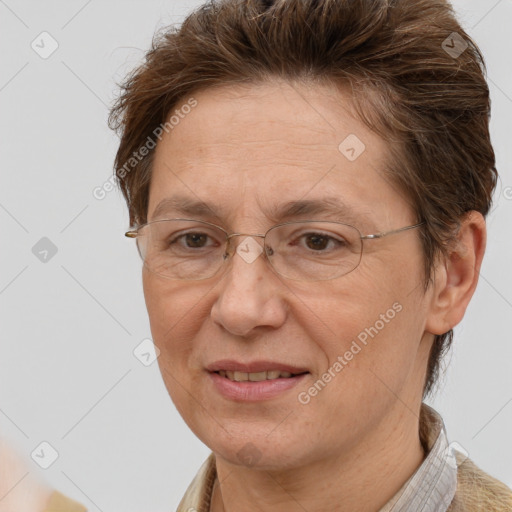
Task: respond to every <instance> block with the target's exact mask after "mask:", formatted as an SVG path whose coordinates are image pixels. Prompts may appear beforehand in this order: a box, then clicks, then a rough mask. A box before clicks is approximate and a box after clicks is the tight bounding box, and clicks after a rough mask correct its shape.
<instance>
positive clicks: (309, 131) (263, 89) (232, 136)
mask: <svg viewBox="0 0 512 512" xmlns="http://www.w3.org/2000/svg"><path fill="white" fill-rule="evenodd" d="M193 97H194V99H195V100H196V102H197V105H196V106H195V108H194V109H192V110H190V111H189V113H187V114H186V115H183V114H182V116H180V121H179V123H177V124H175V125H174V127H173V129H172V130H171V131H169V133H166V134H164V136H163V138H162V140H161V141H160V142H159V143H158V145H157V148H156V154H155V158H154V161H153V171H152V173H153V174H152V181H151V187H150V197H149V218H150V219H151V217H152V215H153V212H154V210H155V208H156V207H157V205H159V204H160V203H161V202H162V201H164V200H165V199H168V198H169V196H171V195H176V194H177V195H179V196H180V197H185V196H188V197H189V198H190V200H194V199H196V200H202V201H205V202H206V201H207V202H210V203H212V202H213V203H217V204H218V205H219V210H222V211H223V212H224V213H226V214H228V215H229V213H230V212H231V213H233V215H235V213H236V215H242V216H243V215H253V214H256V212H257V211H258V212H259V213H261V212H262V211H263V212H264V213H268V215H269V216H270V214H271V211H275V210H276V209H277V206H278V205H279V204H280V203H284V202H290V201H294V200H298V199H312V200H313V199H321V198H322V197H325V196H330V197H333V196H337V197H339V199H340V201H341V202H343V203H344V204H345V205H346V206H347V207H349V208H350V207H351V206H352V207H353V208H354V209H356V210H357V209H359V210H365V208H366V209H368V207H369V206H372V208H373V204H374V203H375V202H377V203H386V204H391V203H393V200H394V201H395V202H398V203H400V197H401V194H400V192H399V191H398V190H396V187H394V186H393V185H392V184H391V183H390V182H389V180H388V179H387V178H386V177H385V175H384V172H383V171H384V168H385V166H386V164H387V161H388V157H389V151H388V147H387V143H386V141H384V140H383V139H381V138H380V137H379V136H378V135H377V134H375V133H373V132H372V131H371V130H369V129H368V128H367V127H366V125H364V123H363V122H362V121H360V120H358V119H357V117H356V116H355V114H354V112H353V107H352V103H351V101H350V96H349V94H348V92H347V91H343V90H340V89H335V88H334V87H332V86H327V85H321V86H320V85H315V86H312V85H311V86H305V85H303V84H302V85H299V84H291V83H287V82H275V83H274V82H272V83H265V84H258V85H252V86H247V85H244V86H240V85H235V86H232V85H230V86H223V87H219V88H214V89H206V90H202V91H200V92H198V93H197V94H194V95H193ZM188 99H189V98H187V99H185V101H184V102H183V103H182V105H183V104H184V103H186V102H187V100H188ZM179 109H180V105H177V106H176V107H175V110H174V111H173V113H176V110H177V111H178V113H179ZM187 111H188V109H187ZM393 196H396V197H393ZM402 201H403V199H402ZM402 206H403V205H402ZM224 213H223V214H224Z"/></svg>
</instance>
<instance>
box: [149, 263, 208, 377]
mask: <svg viewBox="0 0 512 512" xmlns="http://www.w3.org/2000/svg"><path fill="white" fill-rule="evenodd" d="M143 288H144V297H145V301H146V308H147V311H148V315H149V323H150V326H151V334H152V336H153V341H154V343H155V345H156V346H157V347H158V349H159V350H160V357H159V363H160V365H161V366H162V365H164V366H165V368H168V369H171V368H172V369H173V371H177V370H179V368H180V367H183V363H184V358H186V357H187V356H188V354H189V353H190V351H191V347H192V343H191V340H192V339H193V338H194V336H195V335H196V334H197V330H198V329H199V328H200V326H201V318H202V315H203V314H204V311H201V310H202V309H204V307H202V304H203V303H204V301H202V300H201V299H202V298H204V296H205V295H206V294H207V291H206V292H205V291H203V293H202V294H199V293H198V291H197V289H196V288H195V287H194V286H191V285H190V284H189V283H180V282H177V281H169V280H164V279H161V278H160V277H158V276H155V275H154V274H151V273H150V272H147V271H144V273H143Z"/></svg>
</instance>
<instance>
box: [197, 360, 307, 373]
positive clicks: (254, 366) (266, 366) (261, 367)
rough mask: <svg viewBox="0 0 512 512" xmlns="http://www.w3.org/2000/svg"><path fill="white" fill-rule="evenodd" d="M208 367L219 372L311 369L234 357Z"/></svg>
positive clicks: (291, 371)
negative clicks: (242, 360)
mask: <svg viewBox="0 0 512 512" xmlns="http://www.w3.org/2000/svg"><path fill="white" fill-rule="evenodd" d="M206 369H207V370H208V371H209V372H218V371H219V370H227V371H231V372H245V373H256V372H264V371H272V370H279V371H281V372H289V373H304V372H308V371H309V370H308V369H307V368H304V367H300V366H291V365H289V364H286V363H279V362H277V361H252V362H250V363H242V362H240V361H235V360H233V359H222V360H220V361H215V362H214V363H212V364H210V365H208V366H207V367H206Z"/></svg>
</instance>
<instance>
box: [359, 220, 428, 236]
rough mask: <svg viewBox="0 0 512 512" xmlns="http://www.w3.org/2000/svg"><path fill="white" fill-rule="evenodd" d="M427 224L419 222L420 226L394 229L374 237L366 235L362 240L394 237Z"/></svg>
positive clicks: (414, 225)
mask: <svg viewBox="0 0 512 512" xmlns="http://www.w3.org/2000/svg"><path fill="white" fill-rule="evenodd" d="M423 224H425V222H419V223H418V224H413V225H412V226H405V227H403V228H398V229H393V230H391V231H385V232H384V233H375V234H373V235H364V236H362V237H361V240H373V239H375V238H382V237H384V236H387V235H393V234H394V233H400V232H401V231H407V230H408V229H414V228H417V227H419V226H422V225H423Z"/></svg>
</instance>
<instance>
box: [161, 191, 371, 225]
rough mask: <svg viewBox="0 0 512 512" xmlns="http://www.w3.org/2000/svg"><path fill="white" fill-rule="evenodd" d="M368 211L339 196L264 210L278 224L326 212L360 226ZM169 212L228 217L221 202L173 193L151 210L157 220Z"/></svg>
mask: <svg viewBox="0 0 512 512" xmlns="http://www.w3.org/2000/svg"><path fill="white" fill-rule="evenodd" d="M370 213H371V209H370V208H366V209H362V208H361V207H358V208H355V207H354V206H349V205H347V204H346V203H344V202H343V201H342V200H341V199H340V198H338V197H333V196H329V197H321V198H318V199H299V200H295V201H288V202H286V203H283V204H280V205H275V206H273V207H271V208H270V209H269V210H268V211H267V212H266V217H267V218H269V219H270V220H272V221H273V222H276V223H280V222H285V221H288V220H292V219H294V218H296V217H305V216H310V215H328V216H329V217H330V219H329V220H336V221H339V222H346V223H349V224H354V225H355V226H358V227H359V226H361V224H362V223H365V221H367V220H368V217H369V215H370ZM171 214H172V215H184V216H189V217H193V218H197V217H203V218H209V219H215V220H217V221H219V222H222V219H223V218H226V217H227V212H226V210H225V208H224V207H223V206H222V205H218V204H213V203H209V202H207V201H201V200H198V199H195V198H191V197H188V196H182V195H176V196H172V197H169V198H166V199H163V200H162V201H160V203H158V205H157V206H156V208H155V209H154V211H153V215H152V217H153V219H155V220H156V219H157V218H159V217H164V216H168V215H171ZM365 224H366V223H365ZM361 227H362V226H361Z"/></svg>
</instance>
